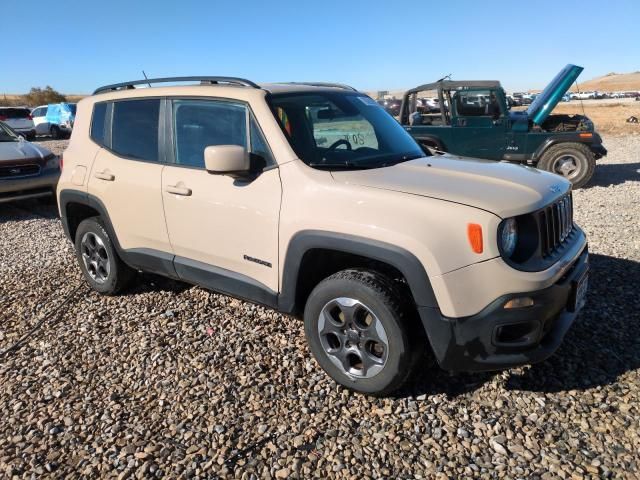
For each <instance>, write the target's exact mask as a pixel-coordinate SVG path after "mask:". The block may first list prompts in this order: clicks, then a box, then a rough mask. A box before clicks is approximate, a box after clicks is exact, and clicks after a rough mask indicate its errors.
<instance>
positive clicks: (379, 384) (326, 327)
mask: <svg viewBox="0 0 640 480" xmlns="http://www.w3.org/2000/svg"><path fill="white" fill-rule="evenodd" d="M407 300H408V299H407V298H406V297H404V295H403V294H402V293H401V292H400V291H399V289H398V288H397V287H396V285H395V284H394V282H393V281H392V280H391V279H389V278H388V277H386V276H384V275H382V274H380V273H377V272H373V271H369V270H356V269H353V270H343V271H341V272H338V273H336V274H334V275H331V276H330V277H328V278H326V279H324V280H323V281H322V282H320V283H319V284H318V285H317V286H316V287H315V288H314V289H313V291H312V292H311V294H310V295H309V298H308V300H307V304H306V306H305V311H304V329H305V334H306V337H307V341H308V342H309V347H310V349H311V352H312V353H313V355H314V357H315V358H316V360H317V361H318V363H319V364H320V366H321V367H322V368H323V370H324V371H325V372H326V373H327V374H328V375H329V376H330V377H331V378H332V379H334V380H335V381H336V382H338V383H340V384H341V385H344V386H345V387H347V388H349V389H351V390H355V391H357V392H360V393H366V394H371V395H377V396H382V395H387V394H389V393H391V392H393V391H394V390H397V389H398V388H400V387H401V386H402V385H403V384H404V383H405V382H406V380H407V379H408V378H409V377H410V375H411V373H412V370H413V365H414V364H415V361H416V359H418V358H420V354H421V353H422V351H421V348H420V342H416V341H415V339H422V338H423V336H422V335H419V334H418V335H416V334H415V333H417V332H414V331H413V329H414V328H415V327H414V326H413V322H412V315H411V311H410V310H409V309H408V308H407V306H408V305H409V302H408V301H407ZM413 318H415V316H413ZM380 327H381V328H380ZM422 345H424V343H423V344H422Z"/></svg>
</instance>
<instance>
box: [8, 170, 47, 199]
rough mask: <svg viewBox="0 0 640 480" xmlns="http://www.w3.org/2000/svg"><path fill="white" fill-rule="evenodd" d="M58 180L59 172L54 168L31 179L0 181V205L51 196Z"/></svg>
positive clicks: (43, 171)
mask: <svg viewBox="0 0 640 480" xmlns="http://www.w3.org/2000/svg"><path fill="white" fill-rule="evenodd" d="M59 178H60V170H59V169H57V168H56V169H47V170H42V172H41V173H40V174H39V175H34V176H32V177H23V178H15V179H3V180H0V203H5V202H13V201H15V200H23V199H27V198H38V197H45V196H48V195H52V194H53V193H55V188H56V185H57V184H58V179H59Z"/></svg>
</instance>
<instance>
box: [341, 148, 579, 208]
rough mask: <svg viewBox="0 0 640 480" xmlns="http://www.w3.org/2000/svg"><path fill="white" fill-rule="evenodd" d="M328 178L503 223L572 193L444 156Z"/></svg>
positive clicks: (565, 185) (513, 170)
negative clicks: (466, 209)
mask: <svg viewBox="0 0 640 480" xmlns="http://www.w3.org/2000/svg"><path fill="white" fill-rule="evenodd" d="M331 174H332V176H333V178H334V179H335V180H336V181H338V182H344V183H347V184H352V185H360V186H364V187H371V188H380V189H384V190H391V191H395V192H403V193H408V194H411V195H421V196H425V197H431V198H437V199H440V200H446V201H450V202H455V203H460V204H463V205H468V206H471V207H476V208H480V209H482V210H486V211H488V212H491V213H494V214H496V215H498V216H499V217H502V218H506V217H512V216H515V215H520V214H523V213H528V212H532V211H534V210H538V209H539V208H542V207H544V206H545V205H548V204H549V203H551V202H552V201H553V200H554V199H556V198H558V197H559V196H561V195H562V194H564V193H566V192H567V191H569V189H570V188H571V184H570V183H569V182H568V181H567V180H565V179H563V178H562V177H559V176H558V175H554V174H552V173H548V172H543V171H542V170H538V169H536V168H532V167H527V166H524V165H516V164H512V163H507V162H495V161H492V160H478V159H474V158H464V157H458V156H454V155H448V154H446V155H438V156H433V157H423V158H419V159H416V160H411V161H408V162H403V163H399V164H397V165H394V166H392V167H386V168H376V169H370V170H352V171H332V172H331Z"/></svg>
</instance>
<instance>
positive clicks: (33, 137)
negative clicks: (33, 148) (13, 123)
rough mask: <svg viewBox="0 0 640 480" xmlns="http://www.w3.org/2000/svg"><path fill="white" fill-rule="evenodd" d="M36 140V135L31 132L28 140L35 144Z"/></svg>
mask: <svg viewBox="0 0 640 480" xmlns="http://www.w3.org/2000/svg"><path fill="white" fill-rule="evenodd" d="M35 139H36V134H35V132H30V133H28V134H27V140H28V141H30V142H33V141H34V140H35Z"/></svg>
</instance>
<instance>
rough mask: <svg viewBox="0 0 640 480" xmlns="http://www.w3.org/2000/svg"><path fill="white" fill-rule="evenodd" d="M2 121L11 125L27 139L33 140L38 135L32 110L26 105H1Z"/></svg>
mask: <svg viewBox="0 0 640 480" xmlns="http://www.w3.org/2000/svg"><path fill="white" fill-rule="evenodd" d="M0 122H4V123H6V124H7V125H9V126H10V127H11V128H13V130H14V131H15V132H16V133H18V134H20V135H22V136H23V137H26V138H27V140H33V139H34V138H35V137H36V128H35V125H34V123H33V118H32V117H31V111H30V110H29V109H28V108H26V107H0Z"/></svg>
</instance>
